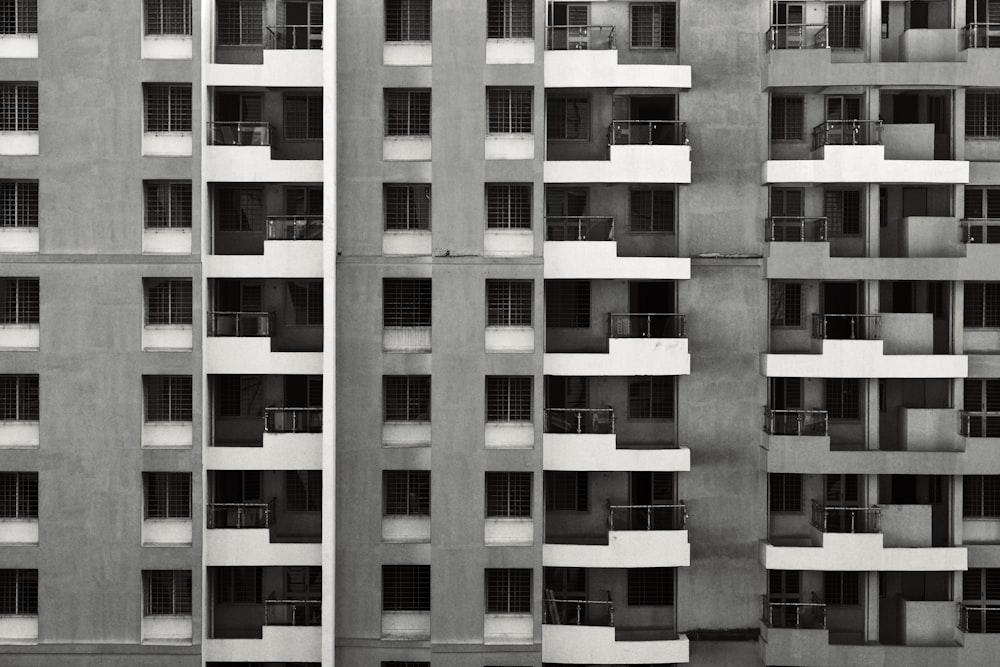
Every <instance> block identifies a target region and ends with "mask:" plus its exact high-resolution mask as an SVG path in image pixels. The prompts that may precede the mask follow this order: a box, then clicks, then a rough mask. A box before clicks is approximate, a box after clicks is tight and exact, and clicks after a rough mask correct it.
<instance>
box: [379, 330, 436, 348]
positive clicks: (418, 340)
mask: <svg viewBox="0 0 1000 667" xmlns="http://www.w3.org/2000/svg"><path fill="white" fill-rule="evenodd" d="M382 349H383V350H384V351H386V352H430V351H431V328H430V327H383V328H382Z"/></svg>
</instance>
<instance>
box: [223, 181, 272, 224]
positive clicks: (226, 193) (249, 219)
mask: <svg viewBox="0 0 1000 667" xmlns="http://www.w3.org/2000/svg"><path fill="white" fill-rule="evenodd" d="M217 206H218V210H217V216H218V223H219V231H220V232H262V231H263V230H264V191H263V190H259V189H253V188H220V189H219V190H218V192H217Z"/></svg>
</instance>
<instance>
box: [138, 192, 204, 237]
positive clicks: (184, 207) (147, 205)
mask: <svg viewBox="0 0 1000 667" xmlns="http://www.w3.org/2000/svg"><path fill="white" fill-rule="evenodd" d="M142 190H143V204H144V206H143V216H142V226H143V229H159V230H163V229H191V227H192V224H193V219H194V218H193V213H192V210H193V206H192V203H193V195H194V192H193V189H192V186H191V181H143V182H142Z"/></svg>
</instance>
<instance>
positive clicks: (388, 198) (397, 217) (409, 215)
mask: <svg viewBox="0 0 1000 667" xmlns="http://www.w3.org/2000/svg"><path fill="white" fill-rule="evenodd" d="M382 202H383V209H384V212H385V228H386V229H388V230H415V229H430V228H431V186H430V184H429V183H386V184H385V185H383V186H382Z"/></svg>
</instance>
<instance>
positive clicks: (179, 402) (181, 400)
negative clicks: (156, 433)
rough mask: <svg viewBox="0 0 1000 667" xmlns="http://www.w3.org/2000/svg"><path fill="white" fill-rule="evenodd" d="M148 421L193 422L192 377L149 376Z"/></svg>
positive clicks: (147, 388) (147, 383)
mask: <svg viewBox="0 0 1000 667" xmlns="http://www.w3.org/2000/svg"><path fill="white" fill-rule="evenodd" d="M145 381H146V421H147V422H166V421H180V422H189V421H191V405H192V401H191V376H190V375H147V376H146V377H145Z"/></svg>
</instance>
